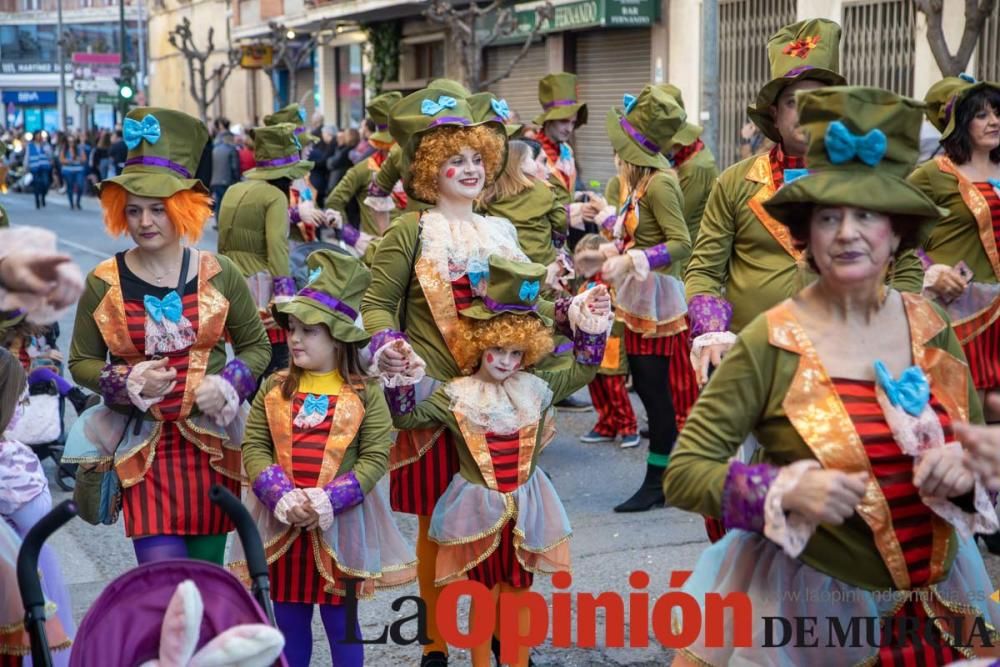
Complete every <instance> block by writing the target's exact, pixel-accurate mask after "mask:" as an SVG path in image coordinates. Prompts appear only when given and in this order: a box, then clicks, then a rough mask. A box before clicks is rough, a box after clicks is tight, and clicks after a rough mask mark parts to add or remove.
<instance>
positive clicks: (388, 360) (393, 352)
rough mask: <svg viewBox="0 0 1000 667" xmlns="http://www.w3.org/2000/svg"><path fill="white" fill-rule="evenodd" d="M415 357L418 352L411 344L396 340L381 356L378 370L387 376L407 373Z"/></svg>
mask: <svg viewBox="0 0 1000 667" xmlns="http://www.w3.org/2000/svg"><path fill="white" fill-rule="evenodd" d="M415 356H416V352H414V351H413V348H412V347H410V344H409V343H407V342H406V341H405V340H402V339H397V340H394V341H392V342H391V343H389V345H388V346H387V347H386V349H384V350H383V351H382V354H381V355H379V359H378V370H379V372H381V373H384V374H386V375H398V374H401V373H405V372H406V371H407V369H408V368H409V367H410V360H411V357H415Z"/></svg>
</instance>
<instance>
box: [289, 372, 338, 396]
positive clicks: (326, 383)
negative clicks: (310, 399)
mask: <svg viewBox="0 0 1000 667" xmlns="http://www.w3.org/2000/svg"><path fill="white" fill-rule="evenodd" d="M343 386H344V378H343V377H341V375H340V371H336V370H332V371H330V372H329V373H313V372H312V371H306V370H303V371H302V378H301V379H300V380H299V391H300V392H302V393H304V394H315V395H317V396H319V395H322V394H325V395H327V396H339V395H340V389H341V387H343Z"/></svg>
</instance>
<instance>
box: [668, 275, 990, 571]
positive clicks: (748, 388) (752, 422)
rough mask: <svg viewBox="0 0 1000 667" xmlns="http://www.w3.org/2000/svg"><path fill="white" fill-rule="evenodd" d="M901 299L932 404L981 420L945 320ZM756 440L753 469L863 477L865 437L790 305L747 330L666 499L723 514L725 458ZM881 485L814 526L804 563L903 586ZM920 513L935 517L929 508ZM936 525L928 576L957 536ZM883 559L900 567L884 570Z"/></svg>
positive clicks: (701, 411)
mask: <svg viewBox="0 0 1000 667" xmlns="http://www.w3.org/2000/svg"><path fill="white" fill-rule="evenodd" d="M903 299H904V304H905V305H906V313H907V319H908V321H909V326H910V338H911V342H912V345H913V351H914V363H916V364H917V365H919V366H920V367H921V368H922V369H923V370H924V372H925V373H926V374H927V376H928V378H929V379H930V385H931V392H932V393H933V395H934V397H935V398H936V399H937V400H938V401H940V403H941V405H942V406H943V407H944V408H945V409H946V410H947V412H948V414H949V416H950V417H951V419H952V420H958V419H960V420H968V421H971V422H976V423H981V422H982V420H983V414H982V409H981V408H980V405H979V400H978V398H977V395H976V390H975V387H974V385H973V383H972V378H971V377H970V376H969V370H968V366H967V365H966V362H965V356H964V355H963V353H962V348H961V346H960V345H959V343H958V339H957V338H956V337H955V333H954V331H953V330H952V328H951V327H950V325H949V322H948V319H947V316H946V315H944V313H943V311H942V310H941V309H940V308H938V306H936V305H934V304H932V303H931V302H929V301H927V300H925V299H924V298H923V297H920V296H918V295H914V294H904V295H903ZM751 433H752V434H753V435H754V436H755V437H756V438H757V440H758V442H759V443H760V449H759V450H758V452H757V457H758V460H759V461H760V462H764V463H769V464H772V465H776V466H784V465H788V464H790V463H792V462H794V461H798V460H803V459H816V460H818V461H819V462H820V464H821V465H822V466H823V467H824V468H826V469H828V470H846V471H856V470H859V469H867V470H870V464H869V462H868V458H867V454H866V453H865V451H864V446H863V445H862V444H861V438H860V437H858V435H857V433H856V432H855V430H854V427H853V423H852V421H851V418H850V416H849V415H848V413H847V411H846V408H844V405H843V403H842V402H841V401H840V400H839V399H838V398H837V397H836V392H835V390H834V386H833V382H832V380H831V379H830V378H829V377H828V375H827V373H826V370H825V369H824V367H823V365H822V363H821V362H820V360H819V357H818V356H816V353H815V349H814V348H813V347H812V344H811V343H810V342H809V341H808V336H807V335H806V334H805V331H804V330H803V329H802V328H801V326H800V325H799V324H798V321H797V320H796V319H795V317H794V314H793V311H792V309H791V308H790V302H788V301H786V302H783V303H781V304H779V305H778V306H775V307H774V308H772V309H770V310H769V311H767V312H766V313H765V314H763V315H760V316H758V317H757V318H755V319H754V320H753V321H752V322H751V323H750V324H748V325H747V326H745V327H744V328H743V330H742V331H741V332H740V334H739V338H738V339H737V342H736V344H735V346H734V347H733V349H732V350H730V352H729V354H727V355H726V358H725V359H724V360H723V362H722V364H721V365H720V366H719V367H718V369H717V370H716V371H715V374H714V375H713V376H712V379H711V381H710V382H709V383H708V385H706V386H705V388H704V389H703V390H702V392H701V395H700V396H699V397H698V402H697V403H696V404H695V406H694V409H693V410H692V411H691V414H690V416H689V417H688V419H687V424H686V425H685V427H684V430H683V431H682V432H681V434H680V438H679V440H678V442H677V446H676V447H675V448H674V451H673V453H672V454H671V458H670V465H669V467H668V468H667V471H666V474H665V476H664V479H663V489H664V493H665V494H666V498H667V502H668V503H670V504H671V505H673V506H675V507H678V508H680V509H685V510H688V511H691V512H698V513H700V514H704V515H707V516H712V517H721V516H722V505H723V493H724V488H725V482H726V476H727V474H728V472H729V468H730V465H731V459H732V457H733V456H734V455H735V454H736V453H737V449H738V448H739V446H740V444H741V443H742V442H743V441H744V439H746V437H747V436H748V435H750V434H751ZM877 489H878V482H877V481H876V480H875V479H874V478H870V480H869V490H868V492H867V493H866V494H865V498H864V499H863V500H862V502H861V505H860V508H859V510H860V511H859V512H858V513H855V514H854V515H853V516H852V517H851V518H849V519H848V520H847V521H845V522H844V524H842V525H840V526H831V525H826V524H823V525H820V526H819V528H818V529H817V530H816V532H815V534H814V535H813V536H812V538H811V539H810V540H809V542H808V544H807V545H806V548H805V551H804V552H803V553H802V555H801V556H800V558H801V560H802V561H804V562H805V563H806V564H808V565H810V566H811V567H814V568H816V569H817V570H820V571H821V572H825V573H827V574H829V575H831V576H833V577H836V578H837V579H840V580H842V581H846V582H849V583H851V584H853V585H856V586H861V587H862V588H866V589H886V588H898V589H906V588H908V574H907V573H906V567H905V561H904V559H903V557H902V552H901V549H900V546H899V543H898V541H897V540H896V538H895V535H894V533H893V531H892V525H891V519H890V513H889V506H888V503H887V502H886V500H885V498H884V496H883V495H882V494H881V493H880V492H878V491H877ZM927 515H928V516H927V518H928V521H931V520H932V519H931V516H932V515H931V512H930V510H928V511H927ZM934 521H935V533H934V539H935V548H934V551H933V553H934V554H935V556H934V558H932V563H931V571H932V573H934V572H935V571H936V570H935V567H938V568H940V570H939V571H943V572H947V568H948V567H950V564H951V562H952V559H953V558H954V554H955V548H956V543H957V540H956V538H955V534H954V531H953V530H952V529H951V527H950V526H949V525H948V524H947V523H945V522H943V521H942V520H938V519H936V518H935V519H934ZM938 522H939V523H938ZM880 553H883V554H891V555H893V556H898V560H894V561H893V563H894V564H893V565H892V566H889V565H887V564H886V562H884V561H883V558H882V557H880Z"/></svg>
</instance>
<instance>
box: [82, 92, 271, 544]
mask: <svg viewBox="0 0 1000 667" xmlns="http://www.w3.org/2000/svg"><path fill="white" fill-rule="evenodd" d="M123 130H124V134H125V143H126V144H127V145H128V147H129V154H128V159H127V161H126V163H125V169H124V171H123V172H122V173H121V175H119V176H116V177H114V178H111V179H108V180H106V181H104V182H103V183H102V184H101V206H102V207H103V209H104V222H105V225H106V226H107V228H108V231H109V232H110V233H111V234H113V235H115V236H121V235H123V234H128V235H129V236H130V237H131V238H132V240H133V241H134V242H135V247H133V248H131V249H129V250H128V251H126V252H121V253H118V254H117V255H115V256H114V257H112V258H110V259H108V260H105V261H104V262H102V263H100V264H99V265H98V266H97V268H95V269H94V270H93V271H92V272H91V273H90V275H89V276H88V277H87V286H86V290H85V292H84V295H83V297H82V299H81V301H80V304H79V308H78V309H77V316H76V324H75V326H74V329H73V344H72V347H71V349H70V358H69V369H70V372H71V373H72V374H73V377H74V378H75V380H76V381H77V382H78V383H79V384H81V385H83V386H85V387H87V388H89V389H92V390H94V391H97V392H98V393H100V394H101V396H102V397H103V399H104V402H103V404H102V405H100V406H97V407H94V408H91V409H90V410H88V411H86V412H84V414H83V415H81V417H80V419H79V420H78V422H77V424H76V425H74V427H73V430H72V432H71V434H70V437H69V441H68V443H67V447H66V457H67V460H71V461H75V462H78V463H80V464H81V466H99V465H102V464H103V465H105V466H107V465H109V464H111V463H112V462H113V465H114V470H115V472H116V473H117V475H118V478H119V480H120V483H121V509H122V514H123V515H124V521H125V533H126V535H128V536H129V537H131V538H132V540H133V545H134V547H135V552H136V559H137V560H138V561H139V562H140V563H144V562H149V561H153V560H160V559H165V558H188V557H191V558H200V559H202V560H209V561H214V562H217V563H219V564H221V563H222V561H223V555H224V551H225V544H226V534H227V533H228V532H229V531H230V530H232V528H233V526H232V524H231V523H230V521H229V519H228V518H227V517H226V516H225V515H224V514H223V513H222V512H221V511H220V510H219V509H218V508H217V507H216V506H215V505H213V504H212V503H210V502H209V500H208V491H209V489H210V488H211V487H212V485H213V484H221V485H223V486H225V487H227V488H229V489H230V490H231V491H233V492H234V493H239V490H240V482H241V479H242V461H241V458H240V440H241V433H240V431H241V429H242V423H241V422H242V420H241V419H240V418H239V416H240V406H241V404H242V403H243V401H244V400H245V399H246V398H247V396H248V395H249V394H250V393H251V392H253V391H254V389H255V388H256V382H257V377H258V376H259V375H260V374H261V372H263V370H264V368H265V367H266V366H267V364H268V361H269V359H270V349H271V348H270V345H269V343H268V339H267V335H266V334H265V332H264V328H263V326H262V324H261V321H260V318H259V317H257V309H256V306H255V305H254V302H253V299H252V298H251V295H250V291H249V289H248V287H247V284H246V282H245V281H244V279H243V277H242V275H241V274H240V272H239V270H238V269H237V268H236V267H235V266H234V265H233V264H232V263H231V262H230V261H229V260H227V259H226V258H224V257H216V256H215V255H212V254H211V253H208V252H205V251H200V250H196V249H194V248H190V247H187V246H186V245H185V240H186V241H187V242H188V243H194V242H196V241H197V240H198V238H199V237H200V235H201V231H202V228H203V226H204V225H205V222H206V220H207V219H208V218H209V216H210V215H211V211H212V207H211V198H210V197H209V196H208V193H207V192H206V190H205V188H204V186H203V185H202V184H201V183H200V182H199V181H198V180H196V179H193V178H192V174H194V172H195V171H196V168H197V166H198V160H199V158H200V156H201V147H202V146H204V145H205V143H206V141H207V140H208V131H207V130H206V128H205V126H204V125H203V124H202V123H201V122H199V121H198V120H196V119H194V118H192V117H190V116H188V115H186V114H183V113H181V112H178V111H172V110H169V109H159V108H152V107H140V108H137V109H133V110H132V111H131V112H129V114H128V116H127V117H126V118H125V123H124V128H123ZM227 340H229V341H231V343H232V346H233V350H234V352H235V358H233V359H231V360H227V354H226V342H227ZM111 509H112V512H111V514H112V515H114V514H116V513H117V509H116V508H111ZM106 522H107V521H106Z"/></svg>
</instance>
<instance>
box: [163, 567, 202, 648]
mask: <svg viewBox="0 0 1000 667" xmlns="http://www.w3.org/2000/svg"><path fill="white" fill-rule="evenodd" d="M204 609H205V607H204V604H203V603H202V601H201V593H199V592H198V587H197V586H195V584H194V582H193V581H191V580H190V579H188V580H187V581H182V582H181V583H180V584H179V585H178V586H177V590H176V591H174V594H173V596H172V597H171V598H170V604H168V605H167V611H166V613H165V614H164V616H163V627H162V629H161V630H160V659H159V661H158V663H157V667H186V666H187V664H188V662H189V661H190V660H191V656H192V655H194V651H195V649H196V648H198V637H199V635H200V634H201V617H202V613H203V612H204Z"/></svg>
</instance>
